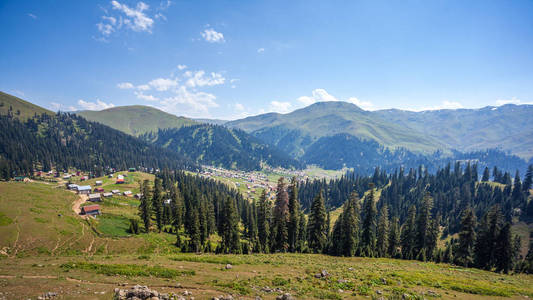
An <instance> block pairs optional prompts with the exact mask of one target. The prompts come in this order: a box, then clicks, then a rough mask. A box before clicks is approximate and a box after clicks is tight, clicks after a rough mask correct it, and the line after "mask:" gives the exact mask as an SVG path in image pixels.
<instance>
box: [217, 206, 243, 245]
mask: <svg viewBox="0 0 533 300" xmlns="http://www.w3.org/2000/svg"><path fill="white" fill-rule="evenodd" d="M221 222H222V224H221V231H220V235H221V237H222V242H221V248H222V252H223V253H240V252H241V244H240V237H239V236H240V235H239V215H238V214H237V208H236V207H235V200H234V199H232V198H231V197H228V198H226V201H224V208H223V210H222V220H221Z"/></svg>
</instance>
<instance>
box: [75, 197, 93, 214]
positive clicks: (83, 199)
mask: <svg viewBox="0 0 533 300" xmlns="http://www.w3.org/2000/svg"><path fill="white" fill-rule="evenodd" d="M78 196H79V198H78V200H76V201H74V203H72V210H73V211H74V212H75V213H76V214H77V215H79V214H80V212H81V208H80V207H81V205H82V204H83V203H85V202H87V200H89V196H87V195H78Z"/></svg>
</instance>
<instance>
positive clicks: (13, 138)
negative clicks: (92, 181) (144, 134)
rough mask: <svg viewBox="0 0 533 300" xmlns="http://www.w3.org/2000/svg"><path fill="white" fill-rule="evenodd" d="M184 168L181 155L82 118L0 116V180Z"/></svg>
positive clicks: (188, 165)
mask: <svg viewBox="0 0 533 300" xmlns="http://www.w3.org/2000/svg"><path fill="white" fill-rule="evenodd" d="M139 166H143V167H149V168H150V167H151V168H160V169H163V168H170V169H190V168H194V167H195V164H194V163H193V162H191V161H190V160H188V159H186V158H184V157H183V156H181V155H179V154H177V153H175V152H173V151H169V150H166V149H161V148H158V147H156V146H153V145H150V144H148V143H146V142H144V141H141V140H139V139H137V138H135V137H132V136H130V135H127V134H125V133H122V132H120V131H118V130H115V129H112V128H109V127H107V126H105V125H101V124H99V123H94V122H89V121H87V120H85V119H84V118H82V117H79V116H76V115H73V114H68V113H59V114H57V115H53V116H51V115H48V114H42V115H38V116H35V117H33V118H30V119H28V120H26V121H24V122H22V121H20V120H18V119H17V118H13V117H11V116H0V176H1V178H3V179H7V178H10V177H13V176H16V175H30V174H32V172H33V170H34V169H38V170H44V171H48V170H50V169H51V168H56V169H58V170H67V169H68V168H70V167H72V168H76V169H80V170H84V171H93V172H95V173H97V174H101V173H102V171H103V170H105V169H107V168H115V169H119V170H124V169H127V168H130V167H139Z"/></svg>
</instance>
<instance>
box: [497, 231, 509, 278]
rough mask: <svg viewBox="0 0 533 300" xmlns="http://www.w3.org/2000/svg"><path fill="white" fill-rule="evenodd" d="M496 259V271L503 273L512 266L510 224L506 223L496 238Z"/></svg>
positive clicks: (507, 271)
mask: <svg viewBox="0 0 533 300" xmlns="http://www.w3.org/2000/svg"><path fill="white" fill-rule="evenodd" d="M495 251H496V260H495V266H496V271H497V272H504V273H505V274H507V273H509V271H510V270H511V269H512V268H513V244H512V241H511V224H510V223H506V224H505V226H503V228H502V229H501V231H500V234H499V235H498V237H497V239H496V249H495Z"/></svg>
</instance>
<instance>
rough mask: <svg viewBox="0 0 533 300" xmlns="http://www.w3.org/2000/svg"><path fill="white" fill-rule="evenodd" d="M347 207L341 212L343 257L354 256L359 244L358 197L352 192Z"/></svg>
mask: <svg viewBox="0 0 533 300" xmlns="http://www.w3.org/2000/svg"><path fill="white" fill-rule="evenodd" d="M347 202H348V205H347V207H346V208H345V210H344V211H343V219H342V221H343V224H342V229H343V230H342V232H343V237H342V245H343V251H344V253H343V255H344V256H354V255H355V253H356V251H357V246H358V243H359V215H360V210H361V209H360V208H359V206H360V205H359V195H358V194H357V192H356V191H353V192H352V194H351V195H350V199H349V200H348V201H347Z"/></svg>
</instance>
